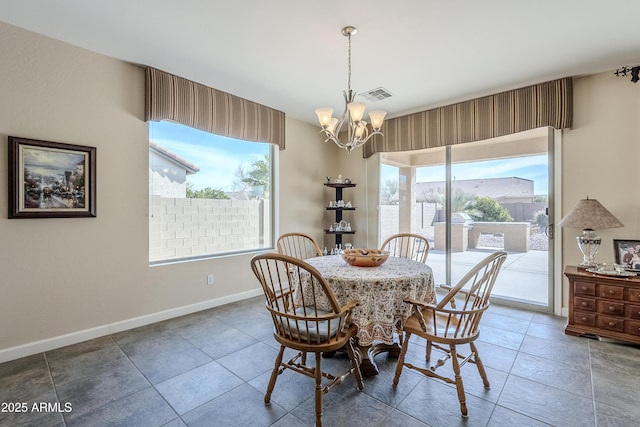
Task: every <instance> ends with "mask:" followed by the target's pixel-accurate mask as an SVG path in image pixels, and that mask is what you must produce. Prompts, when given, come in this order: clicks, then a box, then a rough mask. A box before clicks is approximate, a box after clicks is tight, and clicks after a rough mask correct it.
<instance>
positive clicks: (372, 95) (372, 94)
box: [360, 87, 392, 102]
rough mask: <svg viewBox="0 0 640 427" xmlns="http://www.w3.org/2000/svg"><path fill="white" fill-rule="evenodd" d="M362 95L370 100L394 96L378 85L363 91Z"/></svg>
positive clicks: (374, 100) (380, 99)
mask: <svg viewBox="0 0 640 427" xmlns="http://www.w3.org/2000/svg"><path fill="white" fill-rule="evenodd" d="M360 95H361V96H363V97H364V98H366V99H367V101H370V102H376V101H382V100H383V99H387V98H390V97H391V96H392V95H391V92H389V91H388V90H386V89H385V88H383V87H378V88H375V89H371V90H368V91H366V92H362V93H361V94H360Z"/></svg>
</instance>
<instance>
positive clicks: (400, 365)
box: [393, 332, 411, 387]
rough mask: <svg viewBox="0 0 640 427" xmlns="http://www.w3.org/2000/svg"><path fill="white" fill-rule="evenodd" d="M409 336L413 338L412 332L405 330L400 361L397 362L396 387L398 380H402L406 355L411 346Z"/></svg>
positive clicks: (394, 378) (399, 356)
mask: <svg viewBox="0 0 640 427" xmlns="http://www.w3.org/2000/svg"><path fill="white" fill-rule="evenodd" d="M409 338H411V334H410V333H408V332H405V333H404V337H403V339H402V348H401V349H400V354H399V355H398V361H397V362H396V374H395V376H394V377H393V386H394V387H396V386H397V385H398V382H400V375H402V368H403V366H404V357H405V356H406V355H407V348H409Z"/></svg>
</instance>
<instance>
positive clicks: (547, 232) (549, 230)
mask: <svg viewBox="0 0 640 427" xmlns="http://www.w3.org/2000/svg"><path fill="white" fill-rule="evenodd" d="M544 234H545V235H546V236H547V237H548V238H549V239H553V224H549V225H547V226H546V227H545V228H544Z"/></svg>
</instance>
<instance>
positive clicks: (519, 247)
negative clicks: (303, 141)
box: [380, 129, 553, 311]
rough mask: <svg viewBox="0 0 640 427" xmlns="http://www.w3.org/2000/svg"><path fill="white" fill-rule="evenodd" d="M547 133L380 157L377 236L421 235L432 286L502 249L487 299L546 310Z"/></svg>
mask: <svg viewBox="0 0 640 427" xmlns="http://www.w3.org/2000/svg"><path fill="white" fill-rule="evenodd" d="M550 138H551V139H552V134H551V133H550V132H548V131H546V129H544V130H540V131H538V132H537V133H527V134H526V135H520V138H514V137H511V138H502V139H496V140H491V141H482V142H474V143H467V144H460V145H456V146H449V147H443V148H438V149H432V150H425V151H423V152H419V153H418V152H414V153H404V154H405V155H404V156H394V155H390V154H386V155H384V156H383V168H382V174H381V176H382V182H381V189H382V193H381V209H380V225H381V228H380V238H381V239H384V238H385V237H386V236H388V235H389V234H393V233H394V232H407V231H410V232H415V233H418V234H422V235H425V236H426V237H427V238H428V239H429V241H430V243H431V250H430V252H429V257H428V259H427V263H428V264H429V265H430V266H431V267H432V268H433V270H434V277H435V280H436V283H438V284H449V285H450V284H455V283H456V282H457V281H458V280H459V279H460V278H461V277H462V276H463V275H464V274H465V273H466V272H467V271H468V270H469V269H470V268H471V267H472V266H473V265H475V264H476V263H477V262H478V261H480V260H481V259H483V258H484V257H486V256H487V255H488V254H490V253H491V252H494V251H496V250H504V251H506V252H507V253H508V258H507V261H506V263H505V265H504V267H503V271H502V272H501V274H500V276H499V277H498V281H497V282H496V286H495V288H494V292H493V297H494V299H495V300H500V301H501V302H504V303H506V304H510V305H515V306H520V307H526V308H533V309H538V310H543V311H551V310H552V307H553V305H552V297H553V292H552V288H551V283H552V277H553V274H552V273H553V272H552V271H550V270H551V266H552V265H553V263H552V259H553V256H552V249H553V248H552V246H553V245H551V244H550V238H549V235H550V234H549V230H548V224H549V221H548V218H549V217H552V216H550V214H551V213H552V208H553V205H552V203H551V202H552V191H551V189H552V188H553V186H552V182H553V177H552V170H553V168H552V167H550V164H551V163H550V159H552V156H550V155H549V153H550V152H552V150H551V151H550V150H549V147H550V146H552V141H551V140H550ZM400 159H402V161H399V160H400ZM407 159H410V161H407Z"/></svg>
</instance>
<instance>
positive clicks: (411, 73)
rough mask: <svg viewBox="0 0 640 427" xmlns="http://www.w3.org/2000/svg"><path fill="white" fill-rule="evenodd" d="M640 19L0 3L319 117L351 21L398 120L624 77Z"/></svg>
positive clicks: (97, 46) (370, 77)
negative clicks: (557, 83)
mask: <svg viewBox="0 0 640 427" xmlns="http://www.w3.org/2000/svg"><path fill="white" fill-rule="evenodd" d="M639 18H640V1H638V0H606V1H605V0H534V1H526V0H449V1H447V0H395V1H392V0H362V1H360V0H323V1H304V0H234V1H231V0H181V1H178V0H108V1H107V0H104V1H98V0H93V1H87V0H21V1H16V0H0V21H4V22H6V23H9V24H13V25H15V26H18V27H22V28H25V29H28V30H31V31H34V32H37V33H41V34H44V35H47V36H49V37H52V38H55V39H58V40H62V41H65V42H68V43H71V44H73V45H77V46H80V47H83V48H86V49H89V50H92V51H95V52H99V53H102V54H105V55H108V56H111V57H114V58H118V59H121V60H124V61H128V62H131V63H135V64H141V65H149V66H152V67H155V68H158V69H161V70H164V71H167V72H170V73H173V74H177V75H180V76H182V77H185V78H188V79H191V80H194V81H197V82H200V83H203V84H206V85H208V86H211V87H214V88H216V89H220V90H223V91H226V92H230V93H232V94H235V95H238V96H241V97H244V98H247V99H250V100H252V101H256V102H259V103H261V104H265V105H267V106H270V107H273V108H276V109H278V110H281V111H284V112H285V113H286V114H287V115H289V116H292V117H295V118H297V119H300V120H304V121H307V122H310V123H315V122H316V118H315V114H314V110H315V108H317V107H320V106H330V107H333V108H334V109H336V110H337V111H339V112H341V111H342V109H343V107H344V104H343V101H342V91H343V90H345V89H346V86H347V38H346V37H344V36H342V34H341V29H342V28H343V27H345V26H347V25H353V26H355V27H357V28H358V34H357V35H355V36H353V37H352V57H353V58H352V64H353V70H352V88H353V89H354V90H356V91H357V92H365V91H368V90H371V89H374V88H377V87H383V88H385V89H387V90H388V91H389V92H391V93H392V94H393V97H391V98H388V99H386V100H384V101H379V102H376V103H375V104H372V103H370V102H368V101H367V104H368V106H369V109H371V108H373V107H375V109H382V110H386V111H388V112H389V117H393V116H398V115H401V114H404V113H408V112H414V111H420V110H424V109H428V108H433V107H435V106H441V105H446V104H450V103H452V102H457V101H461V100H464V99H470V98H474V97H478V96H483V95H488V94H491V93H496V92H500V91H503V90H508V89H513V88H518V87H523V86H527V85H530V84H534V83H539V82H543V81H548V80H552V79H556V78H560V77H567V76H579V75H587V74H594V73H599V72H605V71H611V72H612V74H611V78H616V77H615V76H614V75H613V70H615V69H617V68H619V67H622V66H624V65H629V66H635V65H640V32H639V31H638V23H637V22H638V19H639ZM1 42H2V41H0V43H1ZM619 80H620V84H627V85H630V86H633V83H631V82H630V77H625V78H624V79H623V78H619ZM623 80H624V81H623ZM633 89H635V90H638V91H640V84H638V85H637V88H633Z"/></svg>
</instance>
